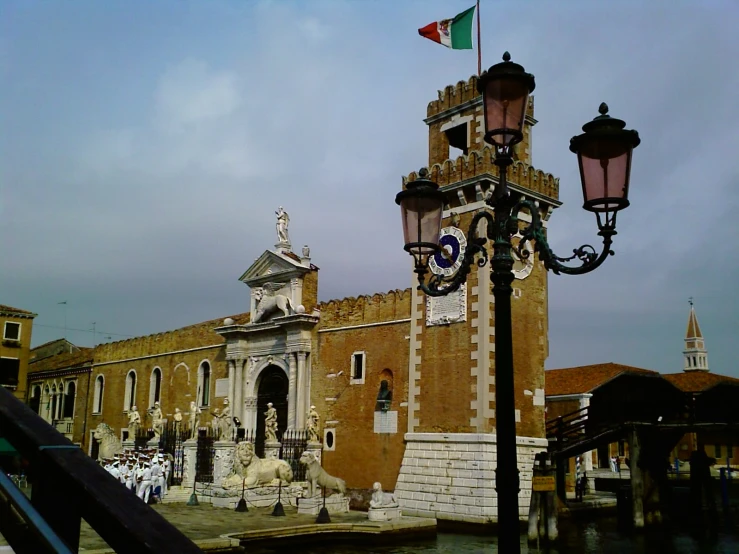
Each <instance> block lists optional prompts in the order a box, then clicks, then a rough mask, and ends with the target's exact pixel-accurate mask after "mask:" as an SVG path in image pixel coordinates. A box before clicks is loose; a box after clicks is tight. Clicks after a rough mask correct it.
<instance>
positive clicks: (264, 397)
mask: <svg viewBox="0 0 739 554" xmlns="http://www.w3.org/2000/svg"><path fill="white" fill-rule="evenodd" d="M288 391H289V382H288V378H287V375H285V372H284V371H283V370H282V368H281V367H278V366H276V365H270V366H268V367H266V368H265V369H264V370H262V372H261V373H260V375H259V383H258V386H257V435H256V442H255V447H256V453H257V456H259V457H260V458H263V457H264V412H266V411H267V404H268V403H269V402H271V403H272V406H273V407H274V408H275V410H277V440H280V438H281V437H282V434H283V433H284V432H285V429H286V428H287V395H288Z"/></svg>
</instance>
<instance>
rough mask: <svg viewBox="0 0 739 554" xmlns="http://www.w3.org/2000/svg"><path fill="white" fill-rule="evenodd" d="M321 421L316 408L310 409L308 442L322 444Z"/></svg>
mask: <svg viewBox="0 0 739 554" xmlns="http://www.w3.org/2000/svg"><path fill="white" fill-rule="evenodd" d="M320 420H321V416H319V415H318V412H317V411H316V407H315V406H311V407H310V412H308V442H318V443H320V442H321V439H320V438H319V437H318V425H319V422H320Z"/></svg>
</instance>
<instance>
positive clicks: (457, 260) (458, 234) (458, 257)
mask: <svg viewBox="0 0 739 554" xmlns="http://www.w3.org/2000/svg"><path fill="white" fill-rule="evenodd" d="M439 246H441V251H440V252H437V253H436V254H434V255H433V256H431V258H430V259H429V268H430V269H431V271H432V272H433V273H435V274H436V275H443V276H444V277H451V276H452V275H454V274H455V273H456V272H457V270H458V269H459V268H460V266H461V265H462V259H463V258H464V252H465V250H466V248H467V239H466V238H465V236H464V233H463V232H462V231H461V230H459V229H458V228H457V227H444V228H443V229H442V230H441V233H440V234H439Z"/></svg>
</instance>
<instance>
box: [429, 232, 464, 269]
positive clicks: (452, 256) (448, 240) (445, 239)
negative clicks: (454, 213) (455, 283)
mask: <svg viewBox="0 0 739 554" xmlns="http://www.w3.org/2000/svg"><path fill="white" fill-rule="evenodd" d="M439 246H441V252H437V253H436V254H434V261H435V262H436V265H438V266H439V267H440V268H441V269H448V268H450V267H452V266H453V265H454V262H456V261H457V259H458V258H459V253H460V246H459V239H457V237H455V236H454V235H444V236H442V237H441V238H440V239H439Z"/></svg>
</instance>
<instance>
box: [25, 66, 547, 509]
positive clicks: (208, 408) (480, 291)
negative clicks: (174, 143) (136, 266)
mask: <svg viewBox="0 0 739 554" xmlns="http://www.w3.org/2000/svg"><path fill="white" fill-rule="evenodd" d="M476 85H477V78H476V77H472V78H471V79H469V80H468V81H465V82H460V83H458V84H456V85H454V86H450V87H446V88H445V89H444V90H443V91H440V92H439V93H438V98H437V99H436V100H434V101H433V102H431V103H430V104H429V105H428V109H427V116H428V117H427V118H426V120H425V122H426V124H427V125H428V128H429V159H428V169H429V173H430V175H431V179H432V180H434V181H436V182H437V183H439V185H440V186H441V190H442V191H443V193H444V194H445V197H446V200H445V207H444V219H443V231H442V234H443V235H444V236H446V237H449V240H454V241H456V246H455V248H456V249H457V250H461V251H462V252H463V249H464V247H465V244H466V242H467V241H469V240H471V239H470V237H468V236H466V234H467V232H468V226H469V224H470V221H471V220H472V218H473V217H474V215H475V213H477V212H478V211H480V210H487V209H489V208H488V207H487V206H486V204H485V202H484V200H485V198H486V196H487V195H488V194H491V193H492V191H493V189H494V187H495V185H496V183H497V182H498V170H497V168H496V167H495V165H494V163H493V156H494V152H493V151H492V150H491V149H490V148H489V147H487V146H485V145H484V144H483V140H482V137H483V128H484V124H483V114H482V99H481V96H480V95H479V94H478V93H477V88H476ZM533 109H534V108H533V99H531V101H530V104H529V106H528V112H527V117H526V127H525V133H524V140H523V142H521V143H520V144H519V145H518V146H517V149H516V152H515V156H514V157H515V161H514V164H513V165H512V166H511V167H510V168H509V182H510V184H509V187H510V189H511V191H512V193H513V194H517V195H520V196H525V197H527V198H529V199H532V200H535V201H537V202H538V206H539V209H540V211H541V217H542V219H543V220H544V221H547V220H548V219H549V216H550V215H551V213H552V211H553V210H554V209H555V208H556V207H558V206H559V202H558V200H557V196H558V180H557V179H555V178H554V177H553V176H552V175H549V174H546V173H543V172H541V171H539V170H536V169H534V168H533V167H532V166H531V135H532V129H533V126H534V125H535V124H536V120H535V119H534V113H533ZM456 154H459V156H458V157H456V159H452V156H453V155H456ZM415 177H416V174H415V173H411V174H409V175H408V176H407V177H406V178H404V179H403V186H405V185H406V184H407V183H408V182H410V181H412V180H413V179H415ZM277 215H278V221H277V238H278V241H277V244H275V246H274V248H270V249H268V250H265V252H264V253H263V254H262V255H261V256H260V257H259V258H258V259H257V260H256V261H255V262H254V263H253V264H252V265H251V266H250V267H248V268H247V269H246V271H245V272H244V273H243V274H242V275H241V277H240V280H241V281H242V282H243V283H244V284H245V285H247V286H248V287H249V288H250V302H249V305H248V306H244V307H243V308H242V310H243V311H244V312H245V313H237V314H236V315H231V316H229V317H224V318H221V319H218V320H213V321H206V322H202V323H199V324H196V325H192V326H189V327H184V328H182V329H177V330H174V331H170V332H166V333H161V334H156V335H150V336H146V337H137V338H132V339H128V340H124V341H118V342H113V343H109V344H103V345H99V346H97V347H96V348H95V349H94V350H91V351H89V352H88V351H87V350H85V349H81V350H80V351H79V352H71V353H70V352H66V353H63V354H58V355H56V356H51V357H46V358H43V359H40V360H39V361H38V362H37V364H34V365H35V366H36V368H35V369H34V371H33V372H32V373H31V375H30V376H29V384H30V386H31V388H32V390H33V391H35V392H33V394H32V396H31V398H34V399H35V398H39V400H38V402H37V403H35V400H34V406H37V409H38V410H39V413H41V414H42V415H43V416H44V417H45V418H47V420H48V421H50V422H52V423H53V422H56V421H59V424H60V425H62V424H63V425H64V428H65V429H68V430H70V433H71V435H72V440H74V441H75V442H78V443H79V444H80V445H81V446H82V447H83V448H85V449H86V450H87V451H88V452H91V451H92V437H91V430H92V429H94V428H95V427H96V426H97V425H98V424H99V423H101V422H105V423H107V424H108V425H110V426H111V427H113V429H115V430H116V432H117V433H120V436H121V438H124V437H125V436H126V434H127V421H128V413H129V411H131V410H132V409H133V408H134V406H135V407H136V408H137V409H138V411H139V412H140V413H141V415H142V416H143V417H144V425H147V424H150V420H148V419H147V416H146V412H147V410H148V409H150V408H151V407H152V406H153V405H154V403H155V402H160V405H161V407H162V410H163V412H164V415H165V418H167V419H169V418H172V417H173V416H174V413H175V410H176V409H179V410H180V411H181V412H182V413H183V414H186V413H187V412H188V407H189V406H190V403H191V402H195V403H196V405H197V406H198V407H199V408H200V410H201V411H202V416H201V425H207V424H208V423H209V422H210V420H211V419H212V417H213V413H214V412H215V409H216V408H222V407H223V404H224V401H225V400H228V401H229V405H230V409H231V415H232V416H235V417H236V418H237V419H238V421H239V422H241V424H242V425H243V427H244V428H246V429H247V430H253V431H254V432H255V433H256V443H257V451H258V452H259V450H260V448H259V447H260V442H262V443H263V441H264V413H265V411H266V410H267V404H268V403H272V405H273V406H274V407H275V408H276V410H277V413H278V417H277V419H278V428H279V433H278V437H279V435H280V434H281V433H282V432H283V431H284V430H286V429H295V430H301V429H304V428H305V427H306V425H307V416H308V412H309V411H310V409H311V407H312V406H315V409H316V411H317V412H318V413H319V414H320V416H321V436H322V438H323V452H322V455H321V456H322V464H323V465H324V467H325V468H326V470H327V471H328V472H329V473H332V474H335V475H339V476H341V477H342V478H344V479H345V480H346V481H347V485H348V486H349V487H350V488H353V489H361V490H370V489H371V487H372V483H374V482H375V481H380V482H381V483H382V484H383V488H385V489H386V490H387V489H390V490H393V489H394V490H395V492H396V496H397V498H398V500H399V502H400V503H401V506H402V508H403V511H404V513H408V514H419V515H431V516H434V517H439V518H441V519H461V520H464V521H470V522H478V523H484V522H488V521H493V520H495V519H496V513H497V511H496V498H495V496H496V495H495V489H494V484H495V479H494V469H495V466H496V457H495V453H496V442H495V417H496V407H495V318H494V304H493V302H494V300H493V295H492V290H491V281H490V268H489V267H484V268H480V269H479V270H476V271H473V272H472V273H471V274H470V276H469V278H468V280H467V283H466V285H464V286H463V287H462V288H461V289H460V291H458V292H457V293H454V294H452V295H450V296H448V297H445V298H437V299H429V298H425V297H424V296H423V294H422V293H420V292H419V291H417V290H416V288H415V287H416V283H413V284H412V287H411V288H402V289H397V290H392V291H389V292H386V293H378V294H374V295H368V296H360V297H356V298H344V299H340V300H330V301H324V302H321V301H319V300H318V298H319V296H318V274H319V268H318V267H317V266H316V265H314V264H313V261H312V259H311V255H310V249H309V248H308V247H307V246H305V247H302V248H301V249H300V251H299V252H294V251H293V247H292V244H291V239H290V236H289V229H288V223H289V217H288V216H287V213H286V212H285V211H284V210H282V208H280V210H278V213H277ZM519 218H520V219H521V220H522V221H523V222H526V221H530V215H528V214H524V213H521V214H519ZM399 232H400V230H399ZM445 240H446V239H445ZM445 244H446V242H445ZM457 254H458V255H461V254H459V252H457ZM491 254H492V252H491ZM433 267H434V271H439V272H447V274H448V271H447V269H448V268H446V267H444V261H443V260H439V262H438V263H437V264H436V266H433ZM515 276H516V280H515V283H514V293H513V308H512V309H513V332H514V345H513V347H514V360H515V382H516V421H517V435H518V449H519V461H520V463H519V465H520V469H521V486H522V490H521V494H520V506H521V514H522V516H525V514H526V513H527V510H528V504H529V499H530V489H531V477H532V467H533V460H534V454H535V453H537V452H539V451H541V450H544V449H546V447H547V441H546V439H545V437H544V424H545V393H544V362H545V360H546V358H547V355H548V342H547V335H548V318H547V273H546V271H545V269H544V267H543V264H542V263H541V262H540V261H539V259H538V256H535V255H532V256H531V257H530V258H529V259H527V260H520V259H517V260H516V266H515ZM409 277H411V278H414V277H415V275H414V274H413V273H411V272H410V271H409ZM247 309H248V312H247V311H246V310H247ZM234 311H235V312H238V311H239V310H238V309H237V310H234ZM70 384H73V387H74V391H75V396H74V399H73V402H72V404H73V407H72V408H69V409H68V408H67V405H68V404H69V402H70V401H69V400H67V399H68V398H71V397H70V396H69V392H68V391H69V387H70ZM60 395H61V396H63V398H60ZM55 398H56V400H54V399H55ZM60 406H61V407H60ZM60 410H61V412H60ZM70 410H71V412H70ZM69 413H71V420H69V418H67V417H66V416H67V415H68V414H69ZM60 414H61V416H62V417H61V418H59V417H58V416H59V415H60ZM69 423H71V427H69V426H68V425H67V424H69Z"/></svg>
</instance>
